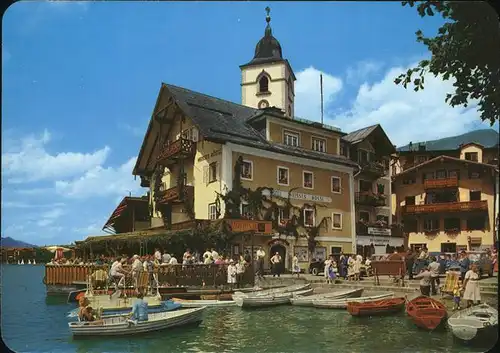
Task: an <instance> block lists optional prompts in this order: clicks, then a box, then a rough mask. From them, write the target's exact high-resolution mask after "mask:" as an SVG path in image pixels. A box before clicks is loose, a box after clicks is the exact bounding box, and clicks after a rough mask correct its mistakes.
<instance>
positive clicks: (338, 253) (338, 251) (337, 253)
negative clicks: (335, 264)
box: [332, 246, 342, 255]
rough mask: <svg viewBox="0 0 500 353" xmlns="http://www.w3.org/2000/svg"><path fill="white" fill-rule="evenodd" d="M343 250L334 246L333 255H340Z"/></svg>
mask: <svg viewBox="0 0 500 353" xmlns="http://www.w3.org/2000/svg"><path fill="white" fill-rule="evenodd" d="M341 252H342V248H341V247H340V246H332V254H336V255H340V253H341Z"/></svg>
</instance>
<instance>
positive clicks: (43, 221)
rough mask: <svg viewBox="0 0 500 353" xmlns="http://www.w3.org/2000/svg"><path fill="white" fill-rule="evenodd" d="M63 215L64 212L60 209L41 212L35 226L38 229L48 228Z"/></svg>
mask: <svg viewBox="0 0 500 353" xmlns="http://www.w3.org/2000/svg"><path fill="white" fill-rule="evenodd" d="M65 213H66V212H65V210H64V209H62V208H54V209H52V210H50V211H46V212H43V213H41V214H40V216H39V219H38V221H37V222H36V225H37V226H39V227H47V226H50V225H52V224H53V223H54V222H55V221H57V220H58V219H59V218H60V217H61V216H63V215H64V214H65Z"/></svg>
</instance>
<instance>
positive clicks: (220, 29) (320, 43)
mask: <svg viewBox="0 0 500 353" xmlns="http://www.w3.org/2000/svg"><path fill="white" fill-rule="evenodd" d="M267 5H269V6H270V7H271V18H272V21H271V25H272V28H273V35H274V36H275V37H276V38H277V39H278V40H279V41H280V43H281V45H282V48H283V54H284V56H285V57H286V58H287V59H288V60H289V61H290V63H291V65H292V67H293V69H294V71H295V74H296V76H297V78H298V80H297V82H296V93H297V97H296V114H297V115H298V116H301V117H305V118H308V119H311V120H319V109H320V107H319V74H320V72H321V73H323V76H324V90H325V119H326V122H328V123H330V124H333V125H336V126H338V127H340V128H341V129H342V130H343V131H346V132H349V131H352V130H355V129H357V128H360V127H364V126H367V125H371V124H374V123H381V124H382V126H383V128H384V129H385V130H386V132H387V133H388V135H389V137H390V138H391V140H392V141H393V142H394V143H395V144H397V145H402V144H406V143H408V142H409V141H421V140H430V139H434V138H440V137H445V136H450V135H455V134H459V133H462V132H465V131H468V130H473V129H477V128H484V127H488V125H486V124H481V123H480V122H479V119H478V116H479V114H478V113H477V111H475V108H474V107H471V108H467V109H464V108H455V109H452V108H450V107H449V106H447V105H446V104H445V103H444V97H445V94H446V93H447V92H449V91H450V90H451V82H450V81H442V80H440V79H439V78H431V77H429V78H428V79H426V83H427V87H426V89H425V90H424V91H423V92H421V93H415V92H413V91H412V90H409V91H405V90H404V89H402V88H401V87H399V86H396V85H394V84H393V79H394V77H396V76H397V75H398V74H399V73H401V72H403V70H405V69H406V68H408V67H409V66H411V65H412V64H414V63H416V62H417V61H418V60H420V59H422V58H425V57H427V56H428V53H427V51H426V48H425V47H424V46H423V45H421V44H418V43H416V41H415V31H416V30H417V29H422V30H423V31H424V33H426V34H427V33H428V34H433V33H435V32H436V30H437V28H438V27H439V25H440V19H439V18H425V19H422V18H420V17H419V16H418V14H417V12H416V11H415V9H411V8H408V7H402V6H401V4H400V3H398V2H387V3H376V2H362V3H356V2H346V3H332V2H325V3H300V2H292V3H266V2H256V3H250V2H240V3H237V2H232V3H216V2H192V3H188V2H171V3H170V2H160V3H158V2H119V3H113V2H96V3H90V2H73V3H66V2H60V1H57V2H18V3H16V4H14V5H12V6H11V7H10V8H9V9H8V10H7V12H6V13H5V15H4V17H3V23H2V25H3V38H2V43H3V44H2V58H3V59H2V74H3V82H2V88H3V90H2V118H3V121H2V228H1V229H2V236H11V237H14V238H16V239H19V240H23V241H27V242H31V243H34V244H40V245H42V244H54V243H69V242H71V241H74V240H81V239H84V238H85V237H86V236H87V235H90V234H92V235H95V234H100V233H101V231H100V229H101V227H102V226H103V224H104V223H105V221H106V219H107V218H108V217H109V215H110V213H111V212H112V211H113V209H114V208H115V207H116V205H117V204H118V202H119V201H120V199H121V198H122V197H123V196H125V195H127V194H128V193H129V192H131V193H132V194H133V195H137V196H138V195H141V194H142V193H144V192H146V190H145V189H142V188H140V186H139V180H136V181H134V178H133V176H132V167H133V165H134V162H135V158H136V156H137V154H138V151H139V148H140V145H141V143H142V138H143V135H144V133H145V130H146V127H147V124H148V121H149V118H150V115H151V112H152V109H153V106H154V103H155V100H156V97H157V93H158V90H159V87H160V84H161V82H162V81H163V82H167V83H171V84H175V85H179V86H183V87H186V88H190V89H193V90H197V91H201V92H203V93H206V94H209V95H213V96H216V97H220V98H224V99H227V100H231V101H234V102H240V99H241V93H240V69H239V65H241V64H244V63H246V62H248V61H249V60H250V59H251V58H252V56H253V52H254V48H255V44H256V43H257V41H258V40H259V39H260V38H261V37H262V35H263V33H264V28H265V11H264V8H265V7H266V6H267Z"/></svg>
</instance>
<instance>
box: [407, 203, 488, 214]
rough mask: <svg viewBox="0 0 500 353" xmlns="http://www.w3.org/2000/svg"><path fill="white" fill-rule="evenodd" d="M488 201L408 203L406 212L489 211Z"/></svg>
mask: <svg viewBox="0 0 500 353" xmlns="http://www.w3.org/2000/svg"><path fill="white" fill-rule="evenodd" d="M487 210H488V202H487V201H464V202H449V203H431V204H427V205H407V206H404V212H405V213H407V214H418V213H437V212H470V211H487Z"/></svg>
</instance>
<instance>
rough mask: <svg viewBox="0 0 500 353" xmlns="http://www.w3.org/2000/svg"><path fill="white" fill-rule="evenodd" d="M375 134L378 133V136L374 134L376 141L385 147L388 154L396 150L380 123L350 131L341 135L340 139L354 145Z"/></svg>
mask: <svg viewBox="0 0 500 353" xmlns="http://www.w3.org/2000/svg"><path fill="white" fill-rule="evenodd" d="M375 134H378V136H376V141H377V142H378V143H381V144H383V145H384V148H385V149H387V151H388V152H389V153H390V154H392V153H395V152H396V148H395V147H394V145H393V144H392V142H391V140H390V139H389V137H388V136H387V134H386V133H385V131H384V129H383V128H382V126H380V124H375V125H371V126H368V127H365V128H362V129H359V130H356V131H353V132H351V133H348V134H347V135H345V136H344V137H342V140H344V141H347V142H349V143H350V144H353V145H355V144H357V143H360V142H363V141H365V140H366V139H368V138H369V137H371V136H374V135H375Z"/></svg>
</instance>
